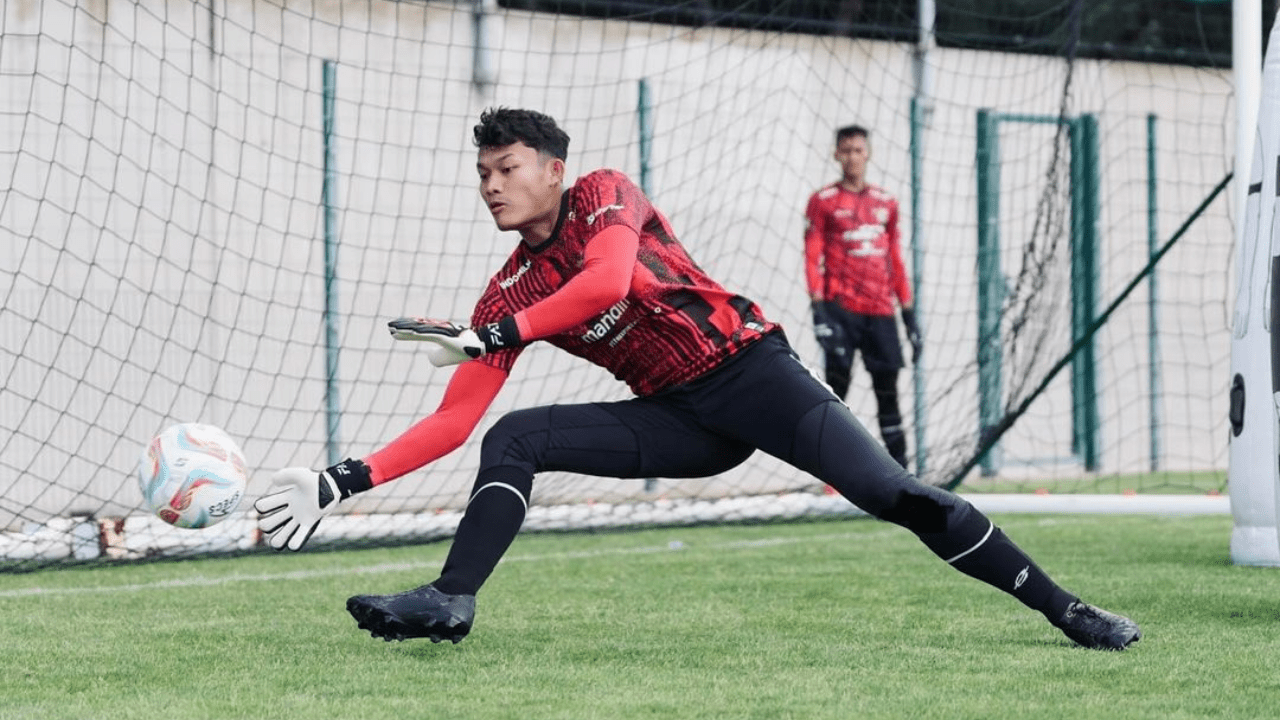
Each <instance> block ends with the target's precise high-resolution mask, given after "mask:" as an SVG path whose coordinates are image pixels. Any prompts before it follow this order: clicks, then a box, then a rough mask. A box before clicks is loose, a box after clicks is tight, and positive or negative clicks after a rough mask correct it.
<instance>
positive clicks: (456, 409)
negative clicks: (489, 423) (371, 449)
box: [364, 362, 507, 485]
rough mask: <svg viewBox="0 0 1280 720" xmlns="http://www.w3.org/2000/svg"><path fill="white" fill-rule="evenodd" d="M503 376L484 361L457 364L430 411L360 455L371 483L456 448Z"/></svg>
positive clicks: (388, 478) (412, 469)
mask: <svg viewBox="0 0 1280 720" xmlns="http://www.w3.org/2000/svg"><path fill="white" fill-rule="evenodd" d="M506 380H507V372H506V371H505V370H501V369H499V368H495V367H492V366H490V365H486V364H485V363H479V362H468V363H463V364H462V365H459V366H458V369H457V371H455V372H454V373H453V377H452V378H450V379H449V385H448V387H446V388H445V391H444V398H443V399H442V400H441V401H440V407H438V408H437V409H436V411H435V412H434V413H432V414H430V415H428V416H427V417H425V418H423V419H422V420H421V421H419V422H418V424H416V425H414V426H413V427H411V428H409V429H408V430H406V431H405V432H404V433H403V434H402V435H400V437H398V438H396V439H395V440H392V441H391V442H389V443H387V444H386V445H385V446H384V447H382V449H380V450H378V451H377V452H375V453H373V454H372V455H370V456H368V457H366V458H365V459H364V462H365V464H367V465H368V466H369V474H370V480H371V481H372V483H373V484H374V485H380V484H382V483H384V482H387V481H388V480H394V479H396V478H398V477H400V476H401V475H404V474H406V473H410V472H413V471H414V470H417V469H418V468H420V467H422V466H423V465H426V464H427V463H430V462H433V461H435V460H438V459H439V458H442V457H444V456H445V455H448V454H449V453H451V452H453V451H454V450H456V449H457V448H458V447H459V446H461V445H462V443H464V442H466V441H467V438H468V437H471V433H472V431H474V430H475V429H476V426H477V425H479V424H480V418H482V417H484V413H485V411H486V410H488V409H489V405H490V404H492V403H493V399H494V398H496V397H497V396H498V391H499V390H501V389H502V385H503V383H505V382H506Z"/></svg>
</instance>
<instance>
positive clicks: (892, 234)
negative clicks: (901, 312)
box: [888, 202, 911, 308]
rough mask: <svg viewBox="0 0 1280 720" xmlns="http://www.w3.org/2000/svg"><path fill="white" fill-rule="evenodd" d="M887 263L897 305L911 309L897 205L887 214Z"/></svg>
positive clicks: (909, 286)
mask: <svg viewBox="0 0 1280 720" xmlns="http://www.w3.org/2000/svg"><path fill="white" fill-rule="evenodd" d="M888 231H889V262H890V272H892V273H893V277H892V278H891V282H892V283H893V285H892V287H893V292H894V294H895V295H897V296H898V304H899V305H901V306H902V307H904V308H905V307H911V283H910V282H909V281H908V280H907V269H906V267H904V266H903V264H902V240H901V238H902V232H901V231H900V230H899V229H898V203H896V202H895V203H894V204H893V208H892V210H891V211H890V212H889V223H888Z"/></svg>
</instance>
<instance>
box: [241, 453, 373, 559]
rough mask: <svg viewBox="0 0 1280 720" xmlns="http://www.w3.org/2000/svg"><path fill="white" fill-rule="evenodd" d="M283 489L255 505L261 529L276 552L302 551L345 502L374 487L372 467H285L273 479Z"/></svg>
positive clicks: (346, 464) (344, 464)
mask: <svg viewBox="0 0 1280 720" xmlns="http://www.w3.org/2000/svg"><path fill="white" fill-rule="evenodd" d="M271 483H272V485H275V486H277V487H279V490H276V491H275V492H273V493H270V494H268V495H263V496H262V497H260V498H258V499H257V501H256V502H254V503H253V507H254V509H256V510H257V511H258V513H260V515H261V516H260V517H259V518H258V529H259V530H261V531H262V532H263V534H265V535H268V536H269V540H268V542H269V544H270V545H271V547H273V548H275V549H276V550H283V549H285V548H286V547H287V548H289V549H290V550H293V551H294V552H297V551H299V550H301V549H302V546H303V545H306V544H307V540H309V539H311V534H312V533H314V532H315V531H316V526H318V525H319V524H320V521H321V520H322V519H324V518H325V517H327V516H329V515H332V514H333V512H334V511H335V510H336V509H337V508H338V503H339V502H341V501H342V500H346V499H347V498H349V497H351V496H352V495H355V494H356V493H358V492H364V491H365V490H368V489H369V488H371V487H373V481H372V480H371V479H370V476H369V466H368V465H365V464H364V463H363V462H361V461H359V460H343V461H342V462H340V463H338V464H337V465H334V466H333V467H330V468H328V469H326V470H324V471H323V472H316V471H315V470H312V469H311V468H285V469H283V470H280V471H278V472H277V473H276V474H275V475H273V476H272V477H271Z"/></svg>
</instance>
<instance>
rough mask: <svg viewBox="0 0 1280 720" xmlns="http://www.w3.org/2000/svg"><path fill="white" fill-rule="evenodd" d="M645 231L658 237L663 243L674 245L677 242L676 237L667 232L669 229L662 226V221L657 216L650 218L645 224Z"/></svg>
mask: <svg viewBox="0 0 1280 720" xmlns="http://www.w3.org/2000/svg"><path fill="white" fill-rule="evenodd" d="M644 232H647V233H649V234H650V235H652V236H654V237H655V238H657V240H658V242H660V243H662V244H663V245H674V244H675V242H676V239H675V238H674V237H672V236H671V235H669V234H667V229H666V228H665V227H663V226H662V221H661V220H659V219H658V218H657V217H652V218H650V219H649V222H647V223H645V224H644Z"/></svg>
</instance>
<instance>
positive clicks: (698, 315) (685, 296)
mask: <svg viewBox="0 0 1280 720" xmlns="http://www.w3.org/2000/svg"><path fill="white" fill-rule="evenodd" d="M664 300H665V301H666V303H667V304H668V305H670V306H671V307H673V308H675V309H676V310H677V311H678V312H680V313H683V314H684V315H685V316H686V317H688V318H689V319H690V320H693V322H694V325H696V326H697V328H698V330H699V331H700V332H701V333H702V334H703V336H704V337H706V338H707V339H708V340H711V341H712V342H714V343H715V344H716V345H724V344H725V343H726V342H728V341H729V338H727V337H725V336H724V333H722V332H720V328H718V327H716V326H715V325H712V324H711V314H712V313H714V312H715V308H713V307H711V303H709V302H707V301H706V300H704V299H702V296H700V295H698V294H697V293H695V292H693V291H691V290H676V291H675V292H672V293H669V294H668V295H667V296H666V297H665V298H664Z"/></svg>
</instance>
